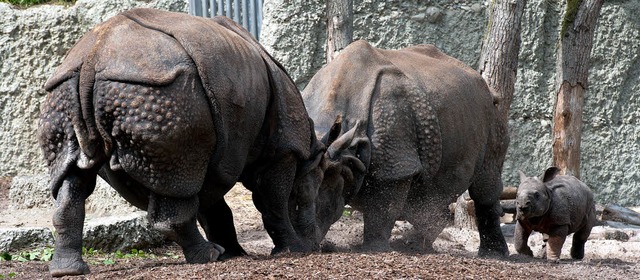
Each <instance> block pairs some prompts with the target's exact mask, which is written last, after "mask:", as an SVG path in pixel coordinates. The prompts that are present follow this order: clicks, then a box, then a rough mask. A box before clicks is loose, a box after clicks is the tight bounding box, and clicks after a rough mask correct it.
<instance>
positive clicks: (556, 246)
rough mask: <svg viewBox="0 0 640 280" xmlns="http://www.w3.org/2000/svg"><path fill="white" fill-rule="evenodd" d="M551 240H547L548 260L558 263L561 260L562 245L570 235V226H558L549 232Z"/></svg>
mask: <svg viewBox="0 0 640 280" xmlns="http://www.w3.org/2000/svg"><path fill="white" fill-rule="evenodd" d="M548 234H549V240H547V260H550V261H557V260H559V259H560V253H561V252H562V245H564V241H565V240H566V239H567V235H568V234H569V226H567V225H564V226H557V227H554V228H552V229H551V231H549V233H548Z"/></svg>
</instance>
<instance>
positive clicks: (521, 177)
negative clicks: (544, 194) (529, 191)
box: [518, 170, 527, 183]
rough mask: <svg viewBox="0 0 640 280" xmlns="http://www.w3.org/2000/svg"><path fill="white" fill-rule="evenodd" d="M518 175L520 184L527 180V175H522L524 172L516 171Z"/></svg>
mask: <svg viewBox="0 0 640 280" xmlns="http://www.w3.org/2000/svg"><path fill="white" fill-rule="evenodd" d="M518 174H519V175H520V183H522V182H524V181H525V180H527V175H524V172H522V171H520V170H518Z"/></svg>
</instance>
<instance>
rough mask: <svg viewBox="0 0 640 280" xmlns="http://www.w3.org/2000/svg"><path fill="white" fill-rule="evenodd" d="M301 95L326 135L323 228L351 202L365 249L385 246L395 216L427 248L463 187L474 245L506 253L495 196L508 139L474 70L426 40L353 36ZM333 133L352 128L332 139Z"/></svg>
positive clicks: (321, 203)
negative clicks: (380, 43)
mask: <svg viewBox="0 0 640 280" xmlns="http://www.w3.org/2000/svg"><path fill="white" fill-rule="evenodd" d="M302 96H303V99H304V102H305V105H306V107H307V110H308V112H309V115H310V116H311V118H312V119H313V120H314V122H315V125H316V126H315V129H316V134H317V135H325V134H326V135H333V137H330V136H327V137H324V138H323V142H324V143H325V144H326V145H328V146H329V150H328V151H327V153H328V154H329V155H328V157H329V159H330V160H331V161H330V165H329V167H328V169H327V172H326V173H325V178H324V181H323V183H322V186H321V188H320V192H319V196H318V206H317V208H318V224H319V227H320V232H321V233H323V236H324V234H326V232H327V230H328V228H329V226H330V225H331V224H332V223H333V222H335V221H336V220H337V219H338V218H339V217H340V214H341V213H342V210H343V209H344V205H345V204H350V205H351V206H353V207H354V208H355V209H358V210H361V211H362V212H363V214H364V242H363V247H364V249H367V250H368V249H370V250H389V249H390V245H389V237H390V235H391V230H392V228H393V225H394V222H395V221H396V220H397V219H406V220H408V221H409V222H411V223H412V224H413V225H414V226H415V227H416V228H417V229H419V230H420V232H421V233H422V235H423V238H424V239H423V244H422V245H423V247H422V248H423V249H425V250H432V248H431V244H432V242H433V241H434V240H435V238H436V237H437V235H438V234H439V233H440V232H441V231H442V229H443V228H444V227H445V225H446V222H445V221H446V220H447V217H448V215H449V214H448V205H449V203H451V202H453V201H454V200H455V198H456V197H457V196H459V195H460V194H462V193H463V192H464V191H465V190H467V189H468V190H469V193H470V195H471V198H472V199H473V200H474V202H475V206H476V207H475V208H476V216H477V222H478V229H479V231H480V239H481V244H480V249H479V254H480V255H494V256H495V255H497V256H504V255H506V254H507V253H508V251H507V245H506V242H505V240H504V237H503V235H502V232H501V231H500V223H499V215H500V214H501V208H500V206H499V201H498V199H499V196H500V193H501V192H502V182H501V173H502V163H503V160H504V156H505V152H506V149H507V146H508V142H509V138H508V135H507V133H506V124H505V123H504V122H502V121H500V120H499V118H498V116H497V114H496V107H495V102H497V101H496V100H495V98H494V96H493V95H492V93H491V92H490V90H489V88H488V87H487V85H486V83H485V82H484V80H483V79H482V77H481V76H480V75H479V74H478V73H477V72H476V71H474V70H472V69H470V68H469V67H467V66H465V65H463V64H462V63H461V62H460V61H458V60H456V59H454V58H452V57H449V56H447V55H445V54H443V53H442V52H440V51H439V50H438V49H437V48H435V47H434V46H432V45H418V46H414V47H409V48H406V49H402V50H382V49H377V48H374V47H372V46H370V45H369V44H368V43H367V42H364V41H356V42H354V43H352V44H351V45H349V46H348V47H347V48H345V49H344V50H343V51H342V52H341V54H340V55H339V56H338V57H337V58H336V59H335V60H333V61H332V62H331V63H329V64H328V65H326V66H325V67H324V68H322V69H321V70H320V71H319V72H318V73H317V74H316V75H315V76H314V77H313V79H312V80H311V81H310V83H309V84H308V86H307V87H306V88H305V90H304V91H303V93H302ZM336 116H342V121H341V124H342V128H341V129H338V130H339V131H334V129H335V128H336V127H335V125H334V119H335V118H336ZM332 126H334V128H333V129H332ZM345 131H348V133H343V132H345ZM337 134H342V135H347V134H353V135H351V136H350V137H341V138H344V139H339V141H338V140H336V142H331V141H332V139H334V138H336V137H335V136H336V135H337ZM332 147H333V148H332ZM358 161H359V162H360V163H361V164H364V166H365V167H366V168H365V170H364V172H361V170H360V169H361V168H359V167H357V166H358V164H357V162H358Z"/></svg>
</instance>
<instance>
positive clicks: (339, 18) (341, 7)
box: [327, 0, 353, 63]
mask: <svg viewBox="0 0 640 280" xmlns="http://www.w3.org/2000/svg"><path fill="white" fill-rule="evenodd" d="M351 41H353V0H327V63H329V62H331V60H333V59H334V58H335V57H336V56H337V55H338V54H339V53H340V51H341V50H342V49H344V48H345V47H347V45H349V44H350V43H351Z"/></svg>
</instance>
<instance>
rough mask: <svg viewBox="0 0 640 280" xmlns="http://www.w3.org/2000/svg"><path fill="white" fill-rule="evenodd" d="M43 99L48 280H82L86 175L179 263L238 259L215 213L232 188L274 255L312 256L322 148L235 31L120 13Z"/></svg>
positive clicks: (251, 45)
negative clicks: (142, 222)
mask: <svg viewBox="0 0 640 280" xmlns="http://www.w3.org/2000/svg"><path fill="white" fill-rule="evenodd" d="M45 88H46V90H47V91H48V92H49V93H48V96H47V98H46V100H45V102H44V104H42V114H41V119H40V127H39V138H40V139H39V140H40V145H41V148H42V150H43V152H44V155H45V158H46V162H47V164H48V166H49V168H50V174H51V185H50V188H51V191H52V194H53V197H54V198H55V200H56V210H55V213H54V216H53V224H54V226H55V228H56V232H57V235H58V237H57V239H56V247H55V254H54V256H53V260H52V261H51V263H50V272H51V274H52V275H53V276H62V275H74V274H84V273H88V272H89V269H88V266H87V264H86V263H85V262H84V261H83V260H82V257H81V253H82V250H81V248H82V225H83V221H84V216H85V212H84V201H85V199H86V198H87V197H88V196H89V195H90V194H91V192H92V191H93V189H94V187H95V182H96V176H97V175H98V174H99V175H100V176H101V177H102V178H104V179H105V180H106V181H107V182H108V183H109V184H110V185H111V186H112V187H113V188H115V189H116V190H117V191H118V192H119V193H120V194H121V195H122V196H123V197H124V198H125V199H126V200H128V201H129V202H131V203H132V204H134V205H135V206H137V207H139V208H141V209H145V210H147V211H148V218H149V221H150V223H151V224H152V225H153V226H154V227H156V228H158V229H160V230H161V231H163V232H165V233H166V234H167V235H168V237H170V238H172V239H173V240H175V241H176V242H177V243H178V244H179V245H180V246H181V247H182V250H183V252H184V255H185V258H186V260H187V262H189V263H202V262H209V261H214V260H217V259H218V258H219V257H224V256H225V255H222V256H221V254H223V251H224V249H222V248H221V247H220V246H219V245H217V244H214V242H217V243H219V244H220V245H222V246H224V247H225V248H226V250H227V253H226V255H230V256H233V255H240V254H244V251H243V250H242V248H241V247H240V245H239V244H238V242H237V240H236V235H235V229H234V227H233V219H232V217H231V211H230V210H229V207H228V206H227V204H226V203H225V202H224V200H223V195H224V194H225V193H226V192H227V191H228V190H229V189H230V188H231V187H232V186H233V185H234V184H235V183H236V181H241V182H242V183H244V185H245V186H246V187H248V188H249V189H251V190H252V191H253V198H254V201H255V204H256V206H257V208H258V209H259V210H260V211H261V213H262V215H263V222H264V225H265V228H266V229H267V231H268V233H269V235H270V236H271V238H272V239H273V242H274V244H275V248H274V249H273V252H279V251H283V250H291V251H309V250H311V249H313V248H314V247H315V246H317V244H315V242H316V239H317V236H316V231H315V229H316V228H315V220H314V216H315V208H314V198H315V197H314V196H313V194H314V193H315V192H316V191H317V188H318V186H319V185H320V180H322V175H323V173H322V168H320V167H319V166H318V164H319V163H320V162H322V156H323V151H324V149H323V146H322V144H321V143H320V142H319V141H318V140H317V139H316V138H315V135H314V134H313V123H312V121H311V120H310V119H309V117H308V115H307V112H306V110H305V108H304V104H303V101H302V99H301V97H300V92H299V91H298V90H297V88H296V86H295V85H294V83H293V82H292V80H291V79H290V78H289V76H288V75H287V73H286V72H285V70H284V69H283V68H282V66H280V64H278V63H277V62H276V61H275V60H274V59H273V58H272V57H271V56H269V55H268V54H267V53H266V52H265V50H264V49H263V48H262V47H261V46H260V45H259V44H258V43H257V42H256V41H255V40H254V39H252V38H251V35H250V34H249V33H248V32H247V31H245V30H244V29H242V28H241V27H240V26H238V25H236V24H235V23H234V22H233V21H231V20H229V19H227V18H224V17H217V18H215V19H213V20H211V19H205V18H198V17H192V16H188V15H186V14H180V13H171V12H163V11H158V10H152V9H133V10H130V11H127V12H124V13H121V14H119V15H117V16H115V17H113V18H111V19H109V20H107V21H106V22H104V23H102V24H100V25H98V26H97V27H95V28H94V29H93V30H92V31H90V32H88V33H87V34H85V35H84V36H83V37H82V39H81V40H80V41H79V42H78V43H77V44H76V45H75V46H74V47H73V49H71V50H70V51H69V53H68V54H67V57H66V58H65V60H64V61H63V63H62V65H60V67H58V69H57V70H56V72H55V73H54V75H53V76H52V77H51V78H50V79H49V80H48V82H47V83H46V85H45ZM309 194H311V195H309ZM294 209H295V210H294ZM196 219H197V220H198V221H199V222H200V223H201V225H202V226H203V228H204V230H205V232H206V235H207V238H208V239H209V241H207V240H205V239H204V238H203V237H202V235H201V234H200V233H199V232H198V229H197V226H196Z"/></svg>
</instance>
